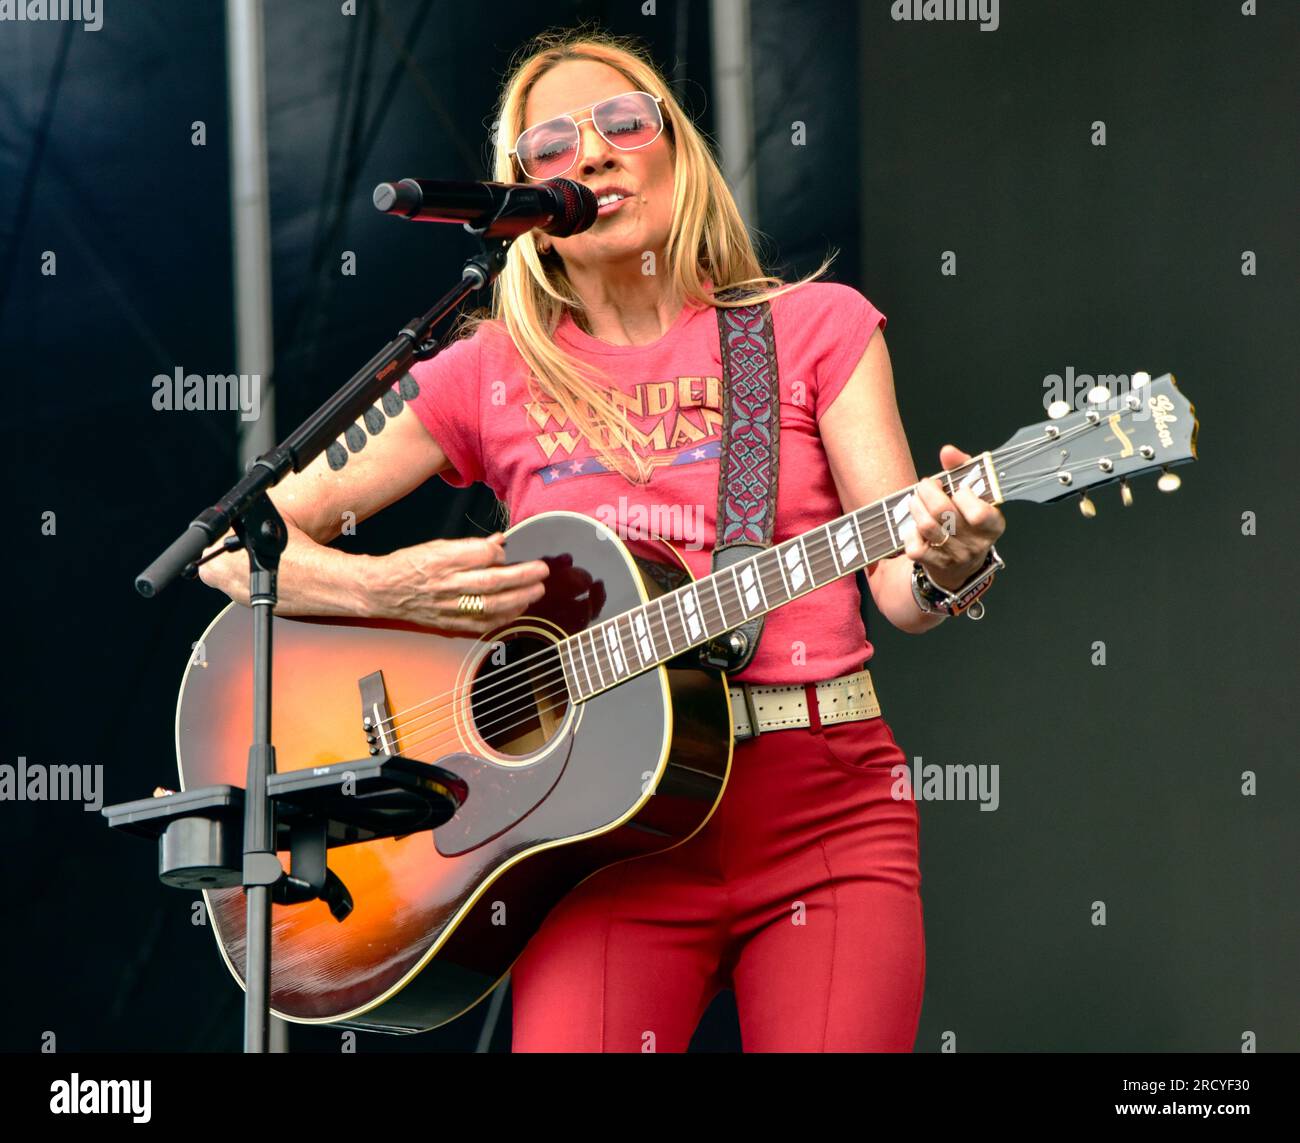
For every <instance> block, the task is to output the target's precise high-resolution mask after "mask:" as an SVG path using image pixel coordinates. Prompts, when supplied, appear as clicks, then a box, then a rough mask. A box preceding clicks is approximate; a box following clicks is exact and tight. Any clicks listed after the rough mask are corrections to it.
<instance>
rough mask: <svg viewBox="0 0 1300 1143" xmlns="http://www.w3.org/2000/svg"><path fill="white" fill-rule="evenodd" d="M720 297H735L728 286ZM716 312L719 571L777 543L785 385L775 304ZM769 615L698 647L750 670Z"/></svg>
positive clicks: (655, 572)
mask: <svg viewBox="0 0 1300 1143" xmlns="http://www.w3.org/2000/svg"><path fill="white" fill-rule="evenodd" d="M718 296H719V297H720V298H727V297H728V296H734V295H732V294H731V292H730V291H725V290H723V291H719V292H718ZM717 314H718V341H719V345H720V347H721V350H722V372H723V379H722V442H721V445H720V448H719V456H718V510H717V515H716V521H717V536H716V538H715V540H714V544H713V570H714V571H715V572H719V571H723V570H725V569H726V568H729V567H731V565H732V564H734V563H737V562H739V561H741V560H745V559H748V558H749V557H750V556H753V555H757V554H758V553H759V552H761V551H762V550H763V549H764V548H767V547H770V546H771V543H772V529H773V526H774V524H775V521H776V491H777V475H778V459H779V455H780V444H781V388H780V381H779V378H778V375H777V368H776V338H775V335H774V332H773V328H772V311H771V307H770V306H769V305H768V304H767V303H766V302H760V303H759V304H758V305H753V306H741V307H739V308H736V309H718V311H717ZM636 562H637V564H638V565H639V566H640V567H641V569H642V570H643V571H645V572H647V573H649V574H650V576H651V577H652V578H653V579H655V580H656V581H657V582H658V583H659V584H660V585H661V586H662V587H664V588H665V589H666V590H669V591H671V590H673V589H675V588H677V587H680V586H681V585H682V584H683V583H685V582H686V579H687V576H686V574H685V573H684V572H683V571H682V570H681V568H679V567H676V566H669V565H666V564H660V563H654V562H650V561H648V560H643V559H640V558H637V560H636ZM764 618H765V616H763V615H757V616H755V617H754V618H753V619H751V620H749V621H748V622H747V623H742V624H741V625H740V626H739V627H737V628H734V629H733V630H732V631H729V632H725V633H724V634H722V635H720V636H717V637H715V638H714V639H712V640H710V641H709V642H708V643H706V644H705V645H704V646H702V647H700V648H698V651H697V653H696V654H697V657H698V659H699V661H700V662H701V663H702V664H703V665H704V666H707V667H712V668H717V669H721V670H724V671H728V672H731V673H735V672H739V671H743V670H744V669H745V668H746V667H747V666H749V664H750V662H751V660H752V659H753V658H754V654H755V652H756V651H757V650H758V641H759V638H760V637H761V636H762V634H763V620H764Z"/></svg>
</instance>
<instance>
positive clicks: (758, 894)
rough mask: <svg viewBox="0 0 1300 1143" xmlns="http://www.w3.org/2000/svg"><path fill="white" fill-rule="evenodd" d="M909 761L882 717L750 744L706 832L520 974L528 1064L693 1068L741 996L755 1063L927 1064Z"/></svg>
mask: <svg viewBox="0 0 1300 1143" xmlns="http://www.w3.org/2000/svg"><path fill="white" fill-rule="evenodd" d="M809 690H810V691H811V687H810V688H809ZM809 697H810V700H811V701H812V702H813V704H814V709H815V692H813V693H812V694H810V696H809ZM904 761H905V759H904V756H903V753H902V751H901V750H900V749H899V747H898V744H897V743H896V742H895V741H894V736H893V734H892V733H891V732H890V729H889V727H888V726H887V725H886V724H885V722H884V720H883V719H881V718H873V719H866V720H862V721H857V722H844V723H837V724H835V725H832V726H827V727H822V728H808V729H801V730H778V731H769V732H767V733H766V734H761V735H758V736H757V737H756V738H750V739H746V740H744V741H742V742H738V743H737V744H736V749H735V755H734V757H733V759H732V767H731V777H730V779H729V781H728V784H727V789H726V791H725V793H724V794H723V798H722V803H721V804H720V805H719V806H718V808H717V809H716V810H715V811H714V814H713V816H712V817H711V818H710V819H709V821H708V822H707V823H706V824H705V826H704V828H703V829H702V830H700V831H699V832H698V833H697V834H695V836H694V837H692V838H690V839H689V840H688V841H686V842H684V843H683V844H681V845H679V846H677V847H676V848H674V849H670V850H667V851H665V852H663V853H660V854H656V855H654V856H652V857H642V858H637V859H635V860H633V861H624V862H620V863H619V864H617V865H612V866H609V867H608V868H606V869H602V870H601V871H600V872H599V873H597V874H595V875H594V876H592V877H589V878H588V879H587V880H586V881H584V882H583V883H582V884H580V885H578V886H577V887H576V888H575V889H574V890H573V891H572V892H571V893H569V894H568V896H566V897H565V898H564V899H563V900H562V901H560V903H559V904H558V905H557V906H556V907H555V908H554V909H553V910H552V911H551V913H550V915H549V916H548V917H547V919H546V921H545V922H544V924H543V925H542V927H541V929H539V930H538V932H537V933H536V935H535V936H534V937H533V939H532V940H531V941H530V942H529V943H528V946H527V947H526V948H525V950H524V952H523V955H522V956H521V957H520V958H519V959H518V960H517V961H516V962H515V966H514V969H513V970H512V977H511V979H512V987H513V992H514V994H513V1003H514V1048H513V1050H514V1051H516V1052H643V1051H657V1052H683V1051H685V1050H686V1047H687V1045H688V1044H689V1043H690V1039H691V1036H692V1034H693V1033H694V1031H695V1027H696V1024H697V1023H698V1022H699V1019H700V1017H701V1015H702V1014H703V1013H704V1010H705V1009H706V1008H707V1007H708V1005H709V1002H710V1001H711V1000H712V999H713V997H714V996H715V995H717V993H718V992H719V991H720V990H721V989H723V988H726V987H731V988H733V989H734V990H735V994H736V1007H737V1009H738V1011H739V1014H740V1032H741V1040H742V1043H743V1047H744V1050H745V1051H749V1052H818V1051H826V1052H863V1051H911V1050H912V1046H913V1043H914V1042H915V1039H916V1029H917V1024H918V1021H919V1020H920V1015H921V993H922V990H923V986H924V982H925V937H924V932H923V927H922V913H921V897H920V893H919V887H920V881H921V875H920V869H919V866H918V860H917V859H918V841H919V838H918V824H917V813H916V803H915V802H914V801H912V800H911V797H910V795H911V787H910V784H909V783H908V781H907V778H906V775H905V774H904V777H903V779H902V782H901V786H902V788H903V792H904V793H905V795H906V796H905V797H901V798H900V797H896V796H895V795H896V794H898V793H899V792H900V791H899V789H898V787H897V786H896V782H897V781H898V780H897V779H896V778H895V777H894V775H893V773H891V771H892V769H893V767H894V766H895V765H898V764H901V763H903V762H904Z"/></svg>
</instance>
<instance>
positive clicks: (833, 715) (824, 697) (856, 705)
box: [731, 669, 880, 740]
mask: <svg viewBox="0 0 1300 1143" xmlns="http://www.w3.org/2000/svg"><path fill="white" fill-rule="evenodd" d="M817 717H818V718H819V719H820V720H821V722H822V723H823V724H827V723H835V722H852V721H854V720H855V719H861V718H879V717H880V703H879V702H878V701H877V700H876V688H875V687H874V686H872V684H871V672H870V671H868V670H866V669H863V670H861V671H858V672H856V673H855V674H852V675H841V676H840V677H839V678H838V679H827V680H826V681H825V682H824V683H818V684H817ZM811 725H812V719H811V718H810V717H809V714H808V692H807V690H806V689H805V688H804V684H803V683H790V684H789V685H786V686H754V685H752V684H750V683H735V684H733V685H732V686H731V729H732V732H733V734H734V735H735V737H736V739H737V740H740V739H742V738H753V737H754V735H756V734H762V733H763V732H764V731H767V730H789V729H793V728H795V727H800V726H811Z"/></svg>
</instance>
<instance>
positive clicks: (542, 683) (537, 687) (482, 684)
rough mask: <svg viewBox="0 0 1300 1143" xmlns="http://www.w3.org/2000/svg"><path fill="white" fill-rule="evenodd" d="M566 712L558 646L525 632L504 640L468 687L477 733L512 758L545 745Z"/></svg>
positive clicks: (567, 696) (495, 648)
mask: <svg viewBox="0 0 1300 1143" xmlns="http://www.w3.org/2000/svg"><path fill="white" fill-rule="evenodd" d="M568 708H569V694H568V690H567V688H566V687H565V685H564V672H563V670H562V669H561V666H560V655H559V649H558V646H557V645H556V644H555V643H553V642H551V641H550V640H548V639H543V638H540V637H539V636H537V635H534V634H531V633H528V632H522V631H521V632H512V633H510V632H508V633H506V634H504V635H502V636H501V637H500V638H499V639H498V640H497V641H496V644H495V645H494V646H493V649H492V651H491V652H490V653H489V654H487V655H486V656H484V658H483V660H482V661H481V662H480V663H479V665H478V669H477V670H476V671H475V672H474V678H473V681H472V682H471V683H470V712H471V714H472V716H473V719H474V728H475V730H477V731H478V734H479V736H480V737H481V738H482V739H483V741H484V742H486V743H487V744H488V745H489V746H491V747H492V749H493V750H495V751H497V752H498V753H499V754H504V755H507V756H510V757H522V756H523V755H525V754H531V753H533V751H535V750H540V749H541V748H542V747H543V746H544V745H546V743H547V742H549V741H550V740H551V738H552V737H554V735H555V733H556V732H557V731H558V730H559V728H560V726H561V725H562V724H563V723H564V716H565V713H566V712H567V710H568Z"/></svg>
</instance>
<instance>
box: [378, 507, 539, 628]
mask: <svg viewBox="0 0 1300 1143" xmlns="http://www.w3.org/2000/svg"><path fill="white" fill-rule="evenodd" d="M504 539H505V533H504V532H497V533H496V534H495V535H492V536H488V537H487V538H486V539H482V540H429V541H428V542H426V543H423V544H415V545H414V546H412V547H409V548H401V549H399V550H398V551H395V552H392V553H391V554H389V555H387V556H380V557H378V558H377V559H376V561H375V564H376V565H377V566H375V567H374V568H373V569H371V573H372V574H371V575H370V576H368V579H369V581H370V593H371V596H372V600H371V602H372V608H371V614H372V615H381V616H384V617H386V618H389V619H398V620H402V621H405V622H407V623H415V624H418V625H419V626H421V627H433V628H437V629H438V630H440V631H445V632H448V633H450V634H455V635H481V634H483V633H485V632H487V631H491V630H492V629H493V628H496V627H499V626H501V624H503V623H506V622H508V621H509V620H511V619H514V618H515V617H516V616H518V615H522V614H523V612H524V611H525V610H527V608H528V607H529V606H530V605H531V604H533V603H535V602H536V601H537V600H539V599H541V598H542V596H543V595H544V594H545V592H546V585H545V584H544V583H543V582H542V581H543V580H545V579H546V577H547V575H548V574H549V572H550V568H549V567H548V565H547V564H546V563H545V561H543V560H528V561H526V562H524V563H519V564H511V565H509V566H503V565H505V560H506V553H505V546H504V543H503V541H504ZM462 595H481V596H482V597H483V608H484V610H483V614H482V615H467V614H464V613H462V612H460V611H458V610H457V608H456V603H457V601H458V600H459V599H460V597H461V596H462Z"/></svg>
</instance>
